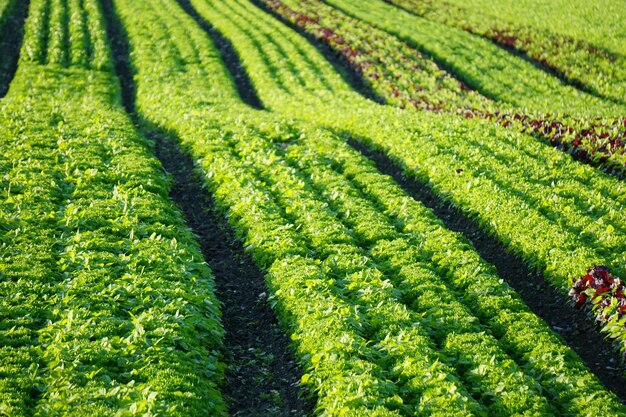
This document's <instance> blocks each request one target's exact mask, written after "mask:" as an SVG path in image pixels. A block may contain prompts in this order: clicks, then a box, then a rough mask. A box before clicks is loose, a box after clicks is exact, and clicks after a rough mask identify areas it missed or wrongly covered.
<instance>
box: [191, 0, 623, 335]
mask: <svg viewBox="0 0 626 417" xmlns="http://www.w3.org/2000/svg"><path fill="white" fill-rule="evenodd" d="M193 3H194V5H195V6H196V8H197V9H198V11H199V12H200V13H201V14H202V15H203V16H204V17H205V18H206V19H207V20H208V21H209V22H210V23H211V24H213V25H214V26H215V27H216V28H217V29H219V30H220V31H221V32H222V33H224V35H225V36H226V37H228V38H229V39H231V41H232V42H233V45H234V46H235V48H236V49H237V51H238V53H239V55H240V56H241V57H242V62H243V64H244V66H245V67H246V69H247V70H248V73H249V74H250V77H251V79H252V82H253V83H254V84H255V87H256V88H257V91H258V92H259V95H260V98H261V100H262V101H263V102H264V104H265V105H266V106H267V107H269V108H271V109H273V110H275V111H277V112H280V113H285V114H289V115H290V117H299V118H303V119H307V120H309V121H312V122H314V123H316V124H319V125H324V126H329V127H332V128H334V129H336V130H337V131H341V132H344V133H345V134H346V135H347V136H350V137H352V138H354V139H356V140H359V141H363V142H365V143H367V144H369V145H370V146H372V147H375V148H378V149H380V150H382V151H384V152H386V153H388V154H389V155H390V156H391V157H392V158H393V159H395V160H396V161H397V163H398V164H399V165H400V166H402V167H403V168H404V169H405V170H406V172H407V173H408V174H410V175H411V176H412V177H414V178H417V179H418V180H419V181H420V182H429V183H430V184H431V185H432V187H433V188H434V190H435V191H436V192H437V193H438V194H439V195H440V196H442V197H443V198H445V199H446V200H448V201H450V202H452V203H453V204H455V205H456V206H458V207H459V208H460V209H461V210H462V211H464V212H465V213H467V214H468V215H470V216H472V217H474V218H475V219H476V221H477V222H478V223H479V224H481V226H482V227H483V228H484V229H486V230H488V231H489V232H490V233H493V234H494V235H495V236H496V237H497V238H498V239H499V240H500V241H502V242H503V243H504V244H505V245H506V246H508V247H509V248H510V250H511V251H512V252H515V253H517V254H519V255H520V256H521V257H523V258H524V259H525V260H526V261H527V263H528V264H529V265H531V266H532V267H533V268H536V269H538V270H539V271H541V272H542V273H543V274H544V275H545V277H546V278H547V279H548V280H549V281H550V282H552V283H553V284H554V285H556V286H557V287H558V288H560V289H561V291H562V292H563V293H564V294H566V293H567V291H568V289H569V287H570V285H571V283H572V279H573V278H577V277H579V276H581V275H583V274H584V271H586V270H587V269H589V268H590V267H591V266H593V265H607V266H609V267H610V268H611V271H613V272H614V273H615V274H617V275H621V276H623V275H624V272H626V269H625V268H624V265H626V258H625V255H624V253H625V251H624V249H625V245H626V234H625V232H626V225H625V224H624V218H623V216H622V215H621V207H622V206H623V204H625V203H626V202H625V201H624V184H623V183H622V182H619V181H617V180H615V179H612V178H610V177H607V176H606V175H603V174H601V173H598V172H597V171H595V170H594V169H592V168H590V167H587V166H585V165H580V164H579V163H576V162H574V161H572V160H571V159H570V158H569V157H568V156H566V155H564V154H562V153H560V152H557V151H555V150H553V149H551V148H549V147H546V146H545V145H543V144H541V143H538V142H536V141H535V140H534V139H532V138H531V137H529V136H525V135H522V134H520V133H516V132H513V131H510V130H507V129H502V128H498V127H495V126H493V125H492V124H490V123H488V122H486V121H480V120H462V119H458V118H453V117H451V116H443V115H435V114H415V113H411V112H406V111H402V110H399V109H392V108H388V107H384V106H379V105H376V104H374V103H371V102H368V101H366V100H363V99H362V98H360V97H358V96H356V95H355V94H350V93H349V92H345V89H343V88H337V87H335V88H334V90H330V89H327V90H325V91H324V90H320V89H312V88H308V85H309V80H308V79H306V78H305V79H297V78H295V77H284V78H279V76H278V75H276V76H274V75H272V74H281V73H285V74H288V72H289V67H290V66H295V65H299V66H307V65H309V66H310V69H309V70H308V72H303V73H301V74H316V73H318V74H319V73H322V74H326V77H328V78H330V77H331V76H332V73H333V69H332V67H331V66H330V65H329V64H327V63H325V64H324V63H320V59H321V58H320V54H319V53H318V52H317V51H316V50H315V49H314V48H313V47H312V46H310V45H308V44H307V43H306V41H305V40H304V39H302V38H301V37H299V36H298V35H297V34H296V33H294V32H289V31H287V30H286V29H285V28H284V26H283V25H281V24H280V23H279V22H277V21H275V20H274V19H272V18H271V17H269V16H267V15H264V14H263V13H262V12H261V11H260V10H258V9H255V8H252V7H250V5H249V4H246V3H245V2H235V1H229V2H219V4H218V3H214V2H210V3H209V2H205V1H201V0H196V1H194V2H193ZM235 20H236V21H237V22H238V23H235ZM276 33H280V34H281V36H275V34H276ZM289 44H291V45H289ZM289 48H290V49H292V50H298V51H300V55H297V54H292V55H287V54H286V52H285V51H287V50H288V49H289ZM312 82H313V81H311V83H312ZM284 91H289V94H284V93H283V92H284ZM616 330H617V329H616ZM617 333H619V336H617ZM612 334H613V335H615V336H616V339H617V341H618V342H619V343H620V344H623V343H624V340H625V338H626V331H625V330H624V329H622V330H617V331H612Z"/></svg>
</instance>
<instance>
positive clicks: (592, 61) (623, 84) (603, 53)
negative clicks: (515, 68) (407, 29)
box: [389, 0, 626, 104]
mask: <svg viewBox="0 0 626 417" xmlns="http://www.w3.org/2000/svg"><path fill="white" fill-rule="evenodd" d="M389 2H390V3H393V4H396V5H398V6H400V7H402V8H405V9H406V10H408V11H410V12H413V13H417V14H419V15H420V16H423V17H425V18H427V19H429V20H434V21H438V22H442V23H445V24H448V25H451V26H456V27H459V28H462V29H464V30H467V31H470V32H472V33H476V34H479V35H481V36H484V37H486V38H489V39H492V40H494V41H495V42H497V43H499V44H501V45H503V46H505V47H511V48H514V49H516V50H518V51H521V52H523V53H525V54H527V55H528V56H530V57H531V58H533V59H535V60H536V61H538V62H540V63H543V64H545V65H547V66H548V67H550V68H553V69H554V70H556V71H557V72H559V73H561V74H563V75H564V76H565V77H566V78H567V79H569V80H570V81H572V82H573V83H575V84H581V85H583V86H585V87H587V88H588V89H590V90H591V91H593V92H594V93H595V94H598V95H601V96H603V97H607V98H610V99H611V100H614V101H617V102H618V103H622V104H624V103H625V101H624V96H625V94H626V72H624V68H625V66H626V57H625V56H624V54H623V53H621V51H620V50H619V49H617V50H615V49H614V50H612V51H611V50H610V49H609V48H610V47H609V48H607V46H608V45H610V43H611V41H612V39H610V37H608V36H603V37H602V38H600V39H598V38H596V39H593V41H592V42H591V43H590V42H589V41H590V39H589V38H588V37H587V36H586V34H584V32H585V31H588V30H598V29H600V30H602V29H603V28H606V27H607V25H606V21H607V20H608V18H609V14H607V15H605V16H603V17H599V16H597V17H596V16H594V18H596V19H598V17H599V19H601V24H596V25H593V24H589V23H587V24H585V25H583V26H581V27H578V26H572V27H571V28H568V29H569V30H566V31H563V32H565V33H567V32H569V33H567V34H565V33H559V32H561V31H559V30H558V28H555V26H554V25H553V23H555V21H554V19H541V20H539V22H537V21H535V22H533V19H532V18H531V19H527V18H528V17H529V16H531V15H532V14H533V11H534V9H533V8H536V7H541V6H540V5H538V4H534V5H533V8H531V9H528V10H525V11H524V13H521V14H520V13H516V12H515V11H514V10H515V9H517V8H519V7H520V3H515V4H511V3H508V4H506V5H504V4H502V5H499V7H498V12H497V13H496V14H495V15H494V14H492V12H491V11H490V10H489V8H491V7H494V6H495V3H493V2H490V3H489V4H488V5H483V6H486V7H481V5H478V4H473V5H472V7H466V6H465V5H462V4H456V5H455V4H451V3H448V2H440V1H424V0H420V1H415V0H390V1H389ZM563 6H565V7H563ZM577 6H578V7H573V4H572V3H571V2H570V3H568V4H567V5H562V6H561V7H562V8H563V9H564V8H567V9H568V10H567V12H566V13H565V14H566V15H567V18H566V19H558V20H557V22H558V23H563V22H565V23H571V20H570V19H571V18H572V14H577V12H579V11H580V10H581V9H585V8H587V7H588V5H586V4H579V5H577ZM614 7H616V10H619V6H617V5H616V6H614ZM554 10H558V8H557V7H553V8H552V10H550V12H552V11H554ZM544 12H545V11H544ZM615 15H616V17H617V16H619V13H615ZM611 17H612V16H611ZM586 18H589V16H587V17H586ZM546 20H548V21H550V24H548V25H545V21H546ZM572 20H573V19H572ZM568 21H569V22H568ZM531 25H532V26H531ZM621 32H622V36H623V35H624V33H626V31H625V30H624V28H622V29H621ZM618 34H619V32H618V31H614V33H613V35H618Z"/></svg>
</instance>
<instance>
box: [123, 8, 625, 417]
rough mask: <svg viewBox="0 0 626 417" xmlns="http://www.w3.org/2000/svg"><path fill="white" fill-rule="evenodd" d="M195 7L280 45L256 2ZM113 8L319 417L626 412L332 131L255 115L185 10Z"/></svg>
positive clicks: (145, 113) (474, 259)
mask: <svg viewBox="0 0 626 417" xmlns="http://www.w3.org/2000/svg"><path fill="white" fill-rule="evenodd" d="M192 3H193V4H194V6H196V8H197V10H198V11H199V12H200V13H201V14H203V15H205V16H207V17H209V18H210V17H213V16H216V15H217V14H218V13H220V11H222V10H223V11H228V12H230V13H229V14H224V15H221V16H220V17H221V20H220V19H215V20H213V19H209V21H210V23H212V24H214V25H215V26H216V27H217V28H219V29H220V30H222V25H225V24H226V22H228V19H229V18H230V19H233V20H236V22H237V24H236V25H234V28H236V30H239V31H240V32H238V34H239V36H241V37H238V36H232V37H231V39H232V40H233V42H234V45H235V47H237V42H236V41H238V40H240V39H241V40H244V39H245V37H244V36H243V35H245V34H246V32H247V31H249V32H248V33H250V36H253V34H254V33H255V32H254V31H255V29H256V28H254V27H250V26H248V22H258V24H259V25H260V26H262V27H266V28H267V30H268V31H273V33H274V36H277V33H279V32H278V31H277V30H276V29H277V28H276V27H275V26H273V25H275V24H276V22H274V23H270V22H271V18H270V20H269V21H264V19H266V18H268V16H265V17H263V13H262V12H260V11H258V13H260V14H259V16H258V17H257V16H254V17H252V16H251V13H252V12H251V11H250V7H249V4H247V3H246V2H235V1H233V2H215V3H209V2H203V1H193V2H192ZM115 4H116V7H117V9H118V11H119V13H120V16H121V20H122V21H123V23H124V25H125V27H126V28H127V30H128V36H129V41H130V44H131V46H132V48H133V55H132V59H133V65H134V68H135V69H136V71H137V74H136V78H137V81H138V83H137V85H138V89H137V110H138V112H139V115H140V117H141V118H142V119H143V120H144V123H145V124H146V127H149V126H151V125H157V126H159V128H160V129H163V130H165V131H168V132H169V133H170V134H171V136H172V140H176V138H178V140H180V142H181V144H182V146H184V147H185V148H187V149H188V150H189V152H190V153H191V155H192V156H193V158H194V159H195V160H196V161H197V169H198V171H199V172H200V173H201V174H202V175H203V177H204V178H205V179H206V181H207V185H208V188H209V190H210V191H211V192H212V193H213V196H214V198H215V199H216V202H217V203H218V205H219V206H220V207H221V208H222V209H223V210H224V211H225V213H226V214H227V216H228V219H229V222H230V223H231V224H232V225H233V226H234V227H235V229H236V230H237V232H238V235H239V237H240V238H241V239H243V240H245V242H246V246H247V248H248V250H249V251H250V252H251V253H252V255H253V257H254V259H255V261H256V262H257V263H258V264H259V265H260V266H261V267H262V268H263V269H264V270H265V271H266V272H267V275H266V279H267V283H268V286H269V288H270V290H271V294H272V296H271V300H272V302H273V303H274V305H275V307H276V309H277V310H278V312H279V315H280V318H281V320H282V322H283V325H284V326H285V327H286V329H287V330H288V332H289V333H290V334H291V337H292V340H293V341H294V345H295V349H296V350H297V353H298V356H299V358H300V360H301V361H302V363H303V364H304V365H305V367H306V369H307V373H306V374H305V375H304V377H303V382H304V383H305V384H307V385H308V386H310V387H312V388H313V389H314V390H316V391H317V392H318V394H319V402H318V408H319V412H320V414H322V415H364V413H365V414H367V415H381V416H382V415H414V414H415V413H424V414H434V415H437V414H439V415H452V414H454V415H468V414H470V413H480V412H483V411H486V408H485V407H489V409H491V410H493V411H494V412H499V413H505V414H507V413H520V414H523V415H551V414H555V415H560V414H564V413H573V414H578V415H584V414H585V413H586V412H595V413H597V414H599V415H610V414H617V415H620V414H623V413H624V410H623V409H622V406H621V405H620V404H619V402H618V401H617V400H616V399H615V398H614V397H613V395H612V394H608V393H607V392H606V391H604V389H603V388H602V387H601V385H600V384H599V383H598V382H597V381H596V380H595V378H594V377H593V376H591V375H590V374H589V373H588V371H586V370H585V368H584V366H583V365H582V364H581V362H580V360H579V359H578V358H577V357H576V355H575V354H574V353H573V352H572V351H571V350H569V349H568V348H567V347H566V346H564V345H563V344H562V342H560V340H559V338H558V337H556V336H555V335H554V333H553V332H552V331H551V330H550V329H549V328H548V327H547V326H546V325H545V324H544V323H543V322H542V321H541V320H539V319H537V317H536V316H534V315H533V314H531V313H530V312H529V311H528V309H527V307H526V306H525V305H524V304H523V303H522V302H521V301H520V300H519V298H518V297H517V296H516V295H515V293H514V292H513V291H512V290H511V289H510V288H509V287H508V286H507V285H506V284H503V283H502V282H501V280H500V279H499V278H498V277H497V275H496V274H495V273H494V270H493V267H492V266H489V265H487V264H485V263H484V261H481V260H480V258H479V256H478V255H477V254H476V252H475V251H474V250H473V249H472V248H471V246H470V245H469V244H468V243H467V242H466V241H464V240H463V239H461V238H459V237H458V235H456V234H454V233H452V232H449V231H447V230H445V229H444V228H443V226H442V224H441V222H440V221H439V220H438V219H436V217H435V216H434V215H433V214H432V213H431V212H430V211H429V210H427V209H425V208H424V207H423V206H421V205H420V204H419V203H417V202H415V201H414V200H412V199H410V198H409V197H408V196H406V195H405V194H404V193H403V192H402V191H401V190H400V189H399V187H398V186H397V185H395V184H394V183H393V181H391V180H390V179H389V178H387V177H385V176H383V175H381V174H379V173H378V172H377V171H376V170H375V169H374V168H373V167H372V166H371V165H370V164H368V163H367V162H366V161H365V160H364V159H363V158H362V157H361V156H360V155H358V153H356V152H355V151H354V150H352V149H351V148H349V147H348V146H347V145H346V144H345V143H343V141H342V140H341V139H339V138H338V137H337V136H335V135H334V134H332V133H330V132H328V131H325V130H323V129H321V130H320V129H318V128H315V127H311V126H309V125H307V124H302V123H300V122H289V121H285V120H283V119H282V117H281V116H279V115H276V114H272V113H271V112H266V111H256V110H252V109H251V108H248V107H246V106H244V105H243V104H242V103H241V102H240V101H239V99H238V97H237V93H236V89H235V87H234V86H233V84H232V80H231V79H229V78H228V76H227V74H226V72H225V70H224V66H223V63H222V62H220V60H219V55H218V53H217V51H216V50H215V47H214V45H213V44H212V43H211V41H210V39H209V38H208V37H207V36H206V34H204V33H203V32H202V31H200V30H199V28H197V27H195V26H194V24H193V21H192V20H191V18H190V17H188V16H186V15H185V14H184V13H183V12H182V10H181V9H180V8H179V7H177V6H176V5H175V3H173V2H168V1H166V0H162V1H161V2H160V3H158V4H157V5H156V6H157V7H154V6H155V5H154V4H148V2H147V1H132V2H131V1H130V0H116V1H115ZM229 16H230V17H229ZM216 22H219V23H216ZM233 30H235V29H233ZM223 32H224V33H225V34H226V35H227V36H229V35H232V33H231V32H229V31H227V30H223ZM287 33H288V32H287ZM250 44H253V45H254V44H256V45H259V44H261V41H260V40H256V42H250ZM272 46H274V47H277V48H280V47H281V46H280V45H278V46H276V45H275V44H273V45H272ZM297 48H298V47H297V46H294V47H293V49H294V50H298V49H297ZM242 56H245V57H252V59H255V56H254V55H253V54H246V55H242ZM256 59H257V60H258V61H257V62H263V58H262V57H258V56H257V57H256ZM285 64H286V65H292V64H293V65H294V66H299V67H304V64H301V63H298V62H293V63H289V62H287V61H285ZM259 70H261V71H263V72H264V73H266V74H271V73H272V72H273V70H272V69H269V68H259ZM277 71H278V70H277ZM279 71H281V72H282V71H284V72H282V73H284V74H292V73H293V72H291V70H290V69H281V70H279ZM316 72H317V71H316V70H315V69H312V70H310V71H309V72H308V74H311V76H313V75H315V74H316ZM298 74H300V73H298ZM300 76H302V77H305V76H306V75H303V74H300ZM294 77H295V75H294ZM322 80H324V79H322ZM318 82H320V81H318ZM324 82H328V84H329V85H332V82H333V80H332V78H331V76H330V75H329V76H328V78H327V79H326V80H325V81H321V83H324ZM288 84H289V82H288V81H287V80H286V82H285V85H283V88H284V90H283V91H288V90H289V89H291V88H292V86H289V85H288ZM280 95H281V93H280V92H278V93H277V96H280ZM166 96H167V97H175V102H173V103H171V104H164V103H166V101H165V97H166ZM385 205H387V206H385ZM452 253H454V254H455V255H458V256H450V255H451V254H452ZM487 294H488V295H487ZM530 341H532V343H529V342H530ZM581 381H584V382H582V383H581ZM577 384H578V385H577ZM589 390H591V391H592V392H593V394H591V395H589ZM552 404H555V405H552Z"/></svg>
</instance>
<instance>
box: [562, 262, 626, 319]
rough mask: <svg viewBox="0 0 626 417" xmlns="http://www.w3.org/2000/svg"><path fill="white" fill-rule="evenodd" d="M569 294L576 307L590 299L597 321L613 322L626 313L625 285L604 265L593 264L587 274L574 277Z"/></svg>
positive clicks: (580, 306) (581, 305)
mask: <svg viewBox="0 0 626 417" xmlns="http://www.w3.org/2000/svg"><path fill="white" fill-rule="evenodd" d="M569 295H570V296H571V297H572V299H573V300H574V303H575V305H576V307H577V308H582V307H583V306H584V305H585V303H586V302H587V300H589V299H590V300H591V303H592V306H593V307H592V308H593V311H594V312H596V313H597V316H596V320H597V321H599V322H604V323H608V322H613V323H615V322H616V321H619V320H620V319H621V318H622V317H624V316H625V315H626V286H625V285H624V282H623V281H622V280H621V279H620V278H619V277H611V274H610V272H609V268H607V267H605V266H594V267H593V268H591V269H589V270H587V275H585V276H583V277H580V278H578V279H577V280H576V279H575V280H574V285H573V286H572V288H571V289H570V291H569Z"/></svg>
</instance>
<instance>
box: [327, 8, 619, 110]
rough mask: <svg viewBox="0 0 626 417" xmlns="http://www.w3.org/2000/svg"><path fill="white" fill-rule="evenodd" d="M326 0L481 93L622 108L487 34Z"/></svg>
mask: <svg viewBox="0 0 626 417" xmlns="http://www.w3.org/2000/svg"><path fill="white" fill-rule="evenodd" d="M326 2H327V3H328V4H330V5H332V6H335V7H337V8H339V9H340V10H342V11H344V12H345V13H347V14H349V15H351V16H353V17H356V18H358V19H360V20H363V21H365V22H368V23H370V24H371V25H373V26H376V27H378V28H380V29H383V30H385V31H387V32H389V33H392V34H394V35H396V36H398V37H399V38H400V39H403V40H404V41H406V42H407V43H408V44H409V45H412V46H414V47H416V48H418V49H419V50H421V51H424V52H426V53H428V54H429V55H430V56H432V57H434V58H435V59H437V61H438V62H441V63H442V64H443V65H444V66H445V67H446V68H449V69H450V70H451V71H452V72H454V73H455V74H457V76H459V77H460V78H461V79H463V80H464V81H465V83H466V84H468V85H469V86H470V87H472V88H475V89H477V90H478V91H480V92H481V93H483V94H484V95H486V96H488V97H491V98H494V99H498V100H501V101H505V102H507V103H510V104H512V105H515V106H517V107H521V108H526V109H527V112H530V113H540V114H545V113H563V114H567V115H570V116H601V115H608V116H611V115H613V116H614V115H619V114H620V113H621V112H622V111H623V107H622V106H618V105H614V104H611V103H607V102H605V101H603V100H601V99H598V98H596V97H594V96H592V95H589V94H585V93H583V92H581V91H578V90H576V89H575V88H572V87H569V86H566V85H564V84H562V83H561V82H560V81H559V80H558V79H556V78H555V77H553V76H552V75H550V74H547V73H545V72H544V71H541V70H539V69H537V68H536V67H534V66H533V65H532V64H531V63H529V62H526V61H525V60H523V59H522V58H520V57H517V56H515V55H513V54H511V53H509V52H508V51H506V50H503V49H501V48H499V47H497V46H496V45H494V44H493V43H492V42H490V41H489V40H487V39H484V38H482V37H480V36H476V35H473V34H470V33H468V32H465V31H463V30H461V29H457V28H453V27H449V26H447V25H445V24H441V23H438V22H434V21H431V20H426V19H424V18H421V17H419V16H416V15H412V14H410V13H407V12H406V11H404V10H402V9H399V8H397V7H394V6H392V5H389V4H386V3H385V2H384V1H383V0H376V1H371V2H368V3H367V5H366V6H364V7H361V4H360V3H358V2H355V1H351V0H327V1H326ZM513 74H515V75H514V76H513Z"/></svg>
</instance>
